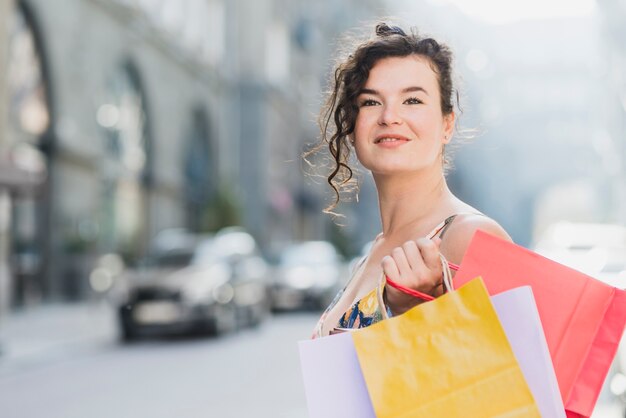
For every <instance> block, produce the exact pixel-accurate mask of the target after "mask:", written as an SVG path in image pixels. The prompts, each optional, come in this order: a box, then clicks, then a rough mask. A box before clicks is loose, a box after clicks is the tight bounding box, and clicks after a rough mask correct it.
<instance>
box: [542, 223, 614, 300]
mask: <svg viewBox="0 0 626 418" xmlns="http://www.w3.org/2000/svg"><path fill="white" fill-rule="evenodd" d="M534 249H535V251H536V252H537V253H539V254H541V255H543V256H545V257H547V258H550V259H551V260H554V261H556V262H558V263H561V264H564V265H566V266H569V267H572V268H574V269H576V270H579V271H581V272H583V273H585V274H587V275H589V276H591V277H593V278H595V279H598V280H600V281H602V282H604V283H607V284H609V285H611V286H614V287H618V288H620V289H624V288H626V228H625V227H623V226H621V225H613V224H597V223H574V222H558V223H556V224H554V225H552V226H550V227H549V228H548V229H547V231H546V233H544V234H543V236H542V237H541V238H540V239H539V240H538V242H537V244H536V245H535V248H534Z"/></svg>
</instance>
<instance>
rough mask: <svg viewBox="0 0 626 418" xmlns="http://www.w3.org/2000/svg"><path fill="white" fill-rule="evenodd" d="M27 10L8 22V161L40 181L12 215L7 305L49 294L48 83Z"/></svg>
mask: <svg viewBox="0 0 626 418" xmlns="http://www.w3.org/2000/svg"><path fill="white" fill-rule="evenodd" d="M45 63H46V60H45V58H44V54H43V48H42V43H41V39H40V37H39V36H38V31H37V25H36V22H35V18H34V16H33V14H32V12H31V10H30V9H29V8H28V7H27V5H26V4H25V3H23V2H17V3H16V4H15V7H14V8H13V11H12V14H11V16H10V18H9V56H8V66H7V87H8V97H9V107H8V112H9V117H8V122H9V123H8V127H7V128H8V132H7V134H8V143H9V150H8V155H9V158H10V159H11V162H12V163H13V164H14V165H15V166H16V167H18V168H19V169H22V170H24V171H27V172H29V173H32V174H34V175H36V176H38V177H40V178H44V179H45V181H44V182H43V185H42V187H41V188H40V189H39V193H38V194H37V195H34V196H33V195H26V196H19V195H18V196H16V197H15V199H14V201H13V214H12V220H13V221H12V243H11V246H12V253H13V254H12V270H13V277H14V285H13V303H14V304H17V305H21V304H25V303H28V302H31V301H36V300H39V299H41V298H42V297H43V296H45V295H47V294H49V293H50V291H51V289H50V283H49V280H48V276H49V274H48V262H47V260H48V258H49V257H48V254H49V243H50V224H51V223H50V216H51V212H52V211H51V179H50V177H49V176H48V173H50V172H51V169H50V168H51V167H50V166H51V163H52V157H53V146H52V145H53V143H54V141H53V139H52V138H53V134H52V132H53V129H52V119H53V118H52V112H51V104H50V103H51V100H50V86H49V81H48V80H49V77H48V76H47V71H46V65H45Z"/></svg>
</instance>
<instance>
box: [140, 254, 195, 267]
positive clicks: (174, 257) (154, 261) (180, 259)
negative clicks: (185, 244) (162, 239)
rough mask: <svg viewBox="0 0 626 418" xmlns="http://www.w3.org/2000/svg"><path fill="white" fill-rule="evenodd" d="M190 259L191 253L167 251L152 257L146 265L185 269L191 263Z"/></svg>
mask: <svg viewBox="0 0 626 418" xmlns="http://www.w3.org/2000/svg"><path fill="white" fill-rule="evenodd" d="M192 257H193V252H191V251H168V252H166V253H162V254H155V255H153V256H152V257H150V261H149V263H148V264H149V265H151V266H154V267H185V266H188V265H189V264H190V263H191V258H192Z"/></svg>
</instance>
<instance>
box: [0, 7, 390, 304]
mask: <svg viewBox="0 0 626 418" xmlns="http://www.w3.org/2000/svg"><path fill="white" fill-rule="evenodd" d="M357 3H358V4H357ZM2 4H3V6H2V7H3V8H4V10H8V12H7V13H6V14H4V13H3V14H2V16H3V19H2V22H0V23H1V24H2V25H5V27H6V28H7V30H6V32H7V37H6V38H5V39H3V45H4V47H5V51H6V54H5V56H6V60H5V62H4V67H5V68H6V74H7V77H6V80H5V81H6V82H5V83H3V88H4V90H0V96H1V97H4V101H3V103H4V104H5V105H4V106H5V108H4V111H1V110H2V109H0V114H2V115H3V116H4V119H3V121H2V122H0V133H1V134H2V137H1V138H2V139H1V141H0V143H1V144H2V147H3V155H5V156H6V158H7V159H8V160H10V161H15V162H17V166H19V167H21V170H24V172H20V173H21V174H20V175H19V176H18V177H19V178H20V179H27V178H28V179H31V180H32V181H30V182H31V183H33V185H37V184H38V186H37V187H35V186H33V187H26V189H29V190H30V189H33V190H34V189H36V190H37V192H36V193H21V194H18V193H12V192H11V193H12V194H10V196H11V200H10V205H9V206H10V207H11V209H10V210H9V212H10V213H9V215H10V219H11V220H10V222H9V223H8V225H9V227H8V232H7V233H6V234H5V237H6V240H7V247H6V248H7V250H6V251H7V255H6V257H5V258H6V260H7V261H8V262H9V263H10V266H11V273H12V278H11V280H10V283H11V287H12V291H11V292H10V293H11V294H12V304H14V305H20V304H28V303H33V302H36V301H39V300H42V299H43V300H45V299H68V298H69V299H80V298H84V297H86V296H87V295H88V294H89V293H90V292H91V289H90V287H89V272H90V269H91V268H92V266H93V263H94V261H95V259H96V258H97V257H99V256H100V255H102V254H105V253H118V254H121V255H122V256H123V257H124V259H125V260H127V261H128V262H129V263H132V262H134V261H136V260H138V259H140V258H141V257H143V256H144V255H145V254H146V253H147V252H148V251H149V248H150V242H151V240H152V238H153V237H154V236H155V235H156V234H157V233H158V232H159V231H161V230H163V229H166V228H175V227H185V228H188V229H191V230H195V231H212V230H215V229H217V228H219V227H220V226H224V225H228V224H241V225H243V226H244V227H246V228H247V229H248V230H250V231H251V232H252V233H253V235H255V236H256V238H257V239H258V240H259V242H260V244H261V246H262V247H263V248H264V250H266V251H268V252H271V251H272V250H274V249H275V248H279V247H280V246H281V245H282V243H285V242H289V241H293V240H298V239H314V238H315V239H321V238H328V237H329V236H330V234H331V232H332V230H333V228H332V220H331V219H330V218H329V217H327V216H326V215H324V214H322V213H321V209H322V208H323V206H324V203H325V194H326V192H327V191H326V186H325V184H323V182H322V183H321V184H315V182H312V181H311V180H310V178H309V177H307V176H306V175H303V173H302V162H301V154H302V152H303V150H304V149H305V148H306V146H307V145H308V144H311V143H314V142H315V141H317V139H318V134H317V126H316V123H315V113H316V112H317V110H318V109H319V105H320V102H321V92H322V90H323V89H324V88H325V87H326V80H327V76H328V71H329V69H330V67H329V56H330V54H331V52H332V50H333V49H334V48H335V46H336V45H335V44H334V41H335V38H336V36H337V35H338V34H339V33H341V32H342V31H343V30H345V29H347V28H350V27H351V26H353V25H356V24H357V23H358V21H359V19H365V18H366V17H369V18H372V19H373V17H374V16H375V15H376V14H377V13H381V12H382V10H383V8H382V2H381V1H368V2H341V3H333V2H330V1H328V2H320V4H317V3H315V4H309V3H307V2H304V1H296V2H288V1H282V0H262V1H248V0H236V1H226V0H186V1H183V2H164V1H144V0H115V1H106V0H68V1H66V2H62V3H58V2H49V1H46V0H3V2H2ZM357 6H358V7H357ZM354 10H358V11H359V13H353V12H354ZM274 247H275V248H274ZM9 248H10V249H9Z"/></svg>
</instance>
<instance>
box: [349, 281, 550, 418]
mask: <svg viewBox="0 0 626 418" xmlns="http://www.w3.org/2000/svg"><path fill="white" fill-rule="evenodd" d="M351 335H352V338H353V341H354V347H355V349H356V352H357V356H358V359H359V364H360V366H361V371H362V373H363V377H364V380H365V383H366V385H367V389H368V393H369V396H370V400H371V402H372V405H373V408H374V411H375V413H376V417H378V418H391V417H393V418H401V417H407V418H408V417H415V418H420V417H429V418H432V417H441V418H444V417H445V418H449V417H480V418H482V417H507V418H513V417H540V416H541V415H540V413H539V410H538V408H537V405H536V403H535V401H534V399H533V396H532V394H531V392H530V390H529V388H528V385H527V384H526V381H525V380H524V376H523V374H522V372H521V370H520V367H519V365H518V363H517V361H516V359H515V356H514V354H513V352H512V351H511V347H510V345H509V342H508V340H507V337H506V335H505V333H504V331H503V329H502V327H501V325H500V322H499V320H498V317H497V315H496V312H495V310H494V308H493V306H492V304H491V301H490V300H489V296H488V294H487V291H486V289H485V286H484V284H483V283H482V281H481V280H480V279H476V280H473V281H471V282H470V283H468V284H467V285H465V286H463V287H461V288H460V289H459V290H458V291H454V292H450V293H448V294H445V295H443V296H441V297H439V298H437V299H436V300H434V301H432V302H427V303H423V304H421V305H418V306H416V307H415V308H413V309H411V310H409V311H407V312H406V313H404V314H402V315H400V316H397V317H394V318H390V319H388V320H385V321H382V322H379V323H376V324H374V325H371V326H370V327H368V328H364V329H360V330H356V331H353V332H351Z"/></svg>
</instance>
